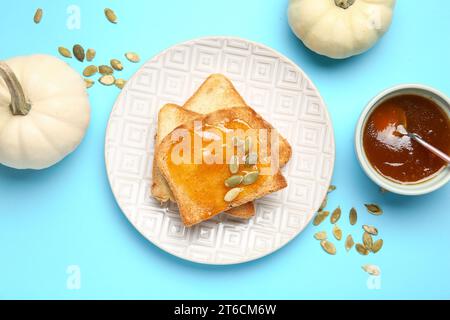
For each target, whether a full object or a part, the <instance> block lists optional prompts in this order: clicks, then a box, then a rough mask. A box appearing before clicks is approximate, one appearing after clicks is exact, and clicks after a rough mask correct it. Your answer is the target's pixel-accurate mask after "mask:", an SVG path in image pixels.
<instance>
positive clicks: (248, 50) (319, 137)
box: [105, 37, 335, 264]
mask: <svg viewBox="0 0 450 320" xmlns="http://www.w3.org/2000/svg"><path fill="white" fill-rule="evenodd" d="M211 73H223V74H225V75H226V76H227V77H229V78H230V79H231V80H232V81H233V83H234V84H235V86H236V88H237V89H238V90H239V91H240V92H241V94H242V95H243V97H244V99H245V100H246V102H247V103H248V104H249V105H250V106H252V107H253V108H254V109H255V110H256V111H258V112H259V113H260V114H261V115H263V117H264V118H265V119H266V120H268V121H270V122H271V123H272V124H273V125H274V126H275V127H276V128H278V129H279V131H280V132H281V133H282V134H283V135H284V136H285V137H286V138H287V139H288V140H289V142H290V143H291V145H292V148H293V157H292V159H291V161H290V162H289V163H288V164H287V166H286V167H285V168H283V170H282V171H283V173H284V174H285V176H286V178H287V180H288V184H289V185H288V188H286V189H284V190H282V191H279V192H276V193H274V194H270V195H268V196H266V197H264V198H262V199H260V200H258V201H256V215H255V217H253V218H252V219H250V220H248V221H247V220H245V221H243V220H240V219H239V218H235V217H232V216H229V215H226V214H220V215H218V216H216V217H214V218H213V219H211V220H209V221H205V222H203V223H201V224H199V225H197V226H194V227H192V228H186V227H185V226H184V225H183V223H182V221H181V219H180V216H179V213H178V209H177V206H176V204H174V203H168V204H164V205H162V206H161V205H160V204H159V203H158V201H156V200H154V199H153V198H152V197H151V196H150V193H149V190H150V186H151V178H152V177H151V175H152V170H151V169H152V160H153V153H154V135H155V129H156V123H157V114H158V110H159V108H160V107H161V106H162V105H163V104H165V103H177V104H180V105H182V104H183V103H184V101H186V99H187V98H189V96H191V95H192V94H193V93H194V92H195V90H196V89H197V87H198V86H199V85H200V84H201V83H202V82H203V81H204V80H205V78H206V77H207V76H208V75H209V74H211ZM334 158H335V145H334V136H333V129H332V125H331V121H330V118H329V115H328V112H327V109H326V106H325V104H324V103H323V101H322V99H321V98H320V95H319V92H318V91H317V89H316V88H315V87H314V85H313V84H312V82H311V81H310V80H309V79H308V77H307V76H306V75H305V74H304V73H303V71H302V70H301V69H300V68H299V67H298V66H296V65H295V64H293V63H292V62H291V61H290V60H289V59H287V58H285V57H283V56H282V55H280V54H278V53H277V52H275V51H274V50H272V49H270V48H267V47H265V46H263V45H260V44H256V43H253V42H251V41H247V40H244V39H238V38H230V37H208V38H202V39H197V40H192V41H188V42H186V43H183V44H180V45H176V46H174V47H172V48H170V49H168V50H166V51H164V52H163V53H161V54H159V55H157V56H156V57H154V58H153V59H151V60H150V61H148V62H147V63H145V65H144V66H143V67H142V68H141V69H140V70H139V71H138V72H137V73H136V74H135V75H134V76H133V78H132V79H131V80H130V81H129V82H128V84H127V85H126V87H125V88H124V89H123V90H122V92H121V94H120V96H119V97H118V99H117V101H116V104H115V105H114V108H113V110H112V113H111V117H110V120H109V124H108V129H107V133H106V143H105V160H106V166H107V172H108V177H109V181H110V184H111V188H112V191H113V193H114V196H115V198H116V200H117V202H118V204H119V206H120V207H121V209H122V211H123V212H124V214H125V215H126V217H127V218H128V219H129V221H130V222H131V223H132V224H133V225H134V226H135V227H136V229H137V230H139V232H141V233H142V234H143V235H144V236H145V237H146V238H147V239H149V240H150V241H151V242H153V243H154V244H155V245H157V246H158V247H160V248H162V249H163V250H166V251H167V252H169V253H171V254H173V255H176V256H178V257H181V258H184V259H187V260H191V261H195V262H199V263H210V264H234V263H240V262H245V261H249V260H253V259H257V258H260V257H262V256H265V255H267V254H269V253H271V252H273V251H275V250H277V249H279V248H280V247H282V246H283V245H285V244H286V243H287V242H289V241H290V240H292V239H293V238H294V237H295V236H296V235H297V234H299V233H300V232H301V231H302V230H303V228H305V226H306V225H307V224H308V223H309V221H310V220H311V218H312V216H313V213H314V212H315V211H316V210H317V208H318V207H319V205H320V203H321V202H322V199H323V198H324V196H325V193H326V191H327V188H328V185H329V183H330V180H331V175H332V172H333V166H334Z"/></svg>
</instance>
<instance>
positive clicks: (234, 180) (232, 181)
mask: <svg viewBox="0 0 450 320" xmlns="http://www.w3.org/2000/svg"><path fill="white" fill-rule="evenodd" d="M242 180H244V177H243V176H240V175H234V176H231V177H229V178H228V179H226V180H225V185H226V186H227V187H228V188H234V187H236V186H237V185H239V184H241V183H242Z"/></svg>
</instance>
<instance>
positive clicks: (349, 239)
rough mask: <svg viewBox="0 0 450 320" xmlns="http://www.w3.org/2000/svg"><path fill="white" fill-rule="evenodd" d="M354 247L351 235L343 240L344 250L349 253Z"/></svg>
mask: <svg viewBox="0 0 450 320" xmlns="http://www.w3.org/2000/svg"><path fill="white" fill-rule="evenodd" d="M354 245H355V241H353V237H352V235H351V234H349V235H348V236H347V238H346V239H345V250H347V252H348V251H350V249H351V248H353V246H354Z"/></svg>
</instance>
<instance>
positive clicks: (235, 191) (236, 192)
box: [223, 188, 243, 202]
mask: <svg viewBox="0 0 450 320" xmlns="http://www.w3.org/2000/svg"><path fill="white" fill-rule="evenodd" d="M242 190H243V189H242V188H233V189H231V190H230V191H228V192H227V193H226V194H225V197H224V198H223V200H225V201H226V202H231V201H233V200H234V199H236V198H237V196H238V195H239V193H241V192H242Z"/></svg>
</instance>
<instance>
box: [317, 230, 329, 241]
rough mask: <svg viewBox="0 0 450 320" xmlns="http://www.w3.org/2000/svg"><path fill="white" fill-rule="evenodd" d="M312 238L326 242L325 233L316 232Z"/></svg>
mask: <svg viewBox="0 0 450 320" xmlns="http://www.w3.org/2000/svg"><path fill="white" fill-rule="evenodd" d="M314 238H315V239H316V240H326V239H327V233H326V232H325V231H319V232H316V233H315V234H314Z"/></svg>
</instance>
